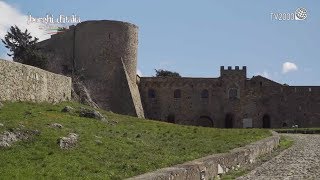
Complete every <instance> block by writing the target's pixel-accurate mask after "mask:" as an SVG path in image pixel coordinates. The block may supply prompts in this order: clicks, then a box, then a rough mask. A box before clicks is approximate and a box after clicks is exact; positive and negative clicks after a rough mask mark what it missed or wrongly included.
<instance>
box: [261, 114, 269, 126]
mask: <svg viewBox="0 0 320 180" xmlns="http://www.w3.org/2000/svg"><path fill="white" fill-rule="evenodd" d="M262 128H271V119H270V116H269V115H268V114H265V115H263V117H262Z"/></svg>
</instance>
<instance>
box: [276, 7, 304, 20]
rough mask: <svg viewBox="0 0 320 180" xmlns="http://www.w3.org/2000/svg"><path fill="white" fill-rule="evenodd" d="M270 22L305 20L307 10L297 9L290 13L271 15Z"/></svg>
mask: <svg viewBox="0 0 320 180" xmlns="http://www.w3.org/2000/svg"><path fill="white" fill-rule="evenodd" d="M270 15H271V20H278V21H286V20H298V21H301V20H305V19H306V18H307V9H306V8H303V7H301V8H298V9H296V11H295V12H292V13H271V14H270Z"/></svg>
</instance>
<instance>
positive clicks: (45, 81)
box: [0, 60, 71, 103]
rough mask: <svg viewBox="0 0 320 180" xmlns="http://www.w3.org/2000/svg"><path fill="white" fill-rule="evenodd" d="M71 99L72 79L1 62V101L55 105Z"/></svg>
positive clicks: (30, 67) (37, 69)
mask: <svg viewBox="0 0 320 180" xmlns="http://www.w3.org/2000/svg"><path fill="white" fill-rule="evenodd" d="M70 99H71V78H70V77H66V76H62V75H59V74H54V73H51V72H48V71H45V70H42V69H39V68H36V67H33V66H28V65H24V64H20V63H16V62H12V61H6V60H0V101H33V102H44V101H46V102H52V103H55V102H61V101H67V100H70Z"/></svg>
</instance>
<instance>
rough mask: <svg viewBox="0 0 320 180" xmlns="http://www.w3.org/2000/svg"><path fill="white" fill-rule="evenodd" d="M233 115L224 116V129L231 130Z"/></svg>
mask: <svg viewBox="0 0 320 180" xmlns="http://www.w3.org/2000/svg"><path fill="white" fill-rule="evenodd" d="M233 119H234V115H233V114H231V113H228V114H226V117H225V128H233Z"/></svg>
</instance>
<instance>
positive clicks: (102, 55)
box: [39, 20, 320, 128]
mask: <svg viewBox="0 0 320 180" xmlns="http://www.w3.org/2000/svg"><path fill="white" fill-rule="evenodd" d="M39 45H40V46H41V47H42V49H43V52H45V54H47V56H48V57H49V59H50V64H49V66H48V70H49V71H53V72H55V73H60V74H66V75H70V74H72V73H75V72H77V73H79V74H81V77H82V78H81V79H82V80H81V81H82V82H83V84H84V86H85V87H86V89H87V90H88V92H89V94H90V96H91V98H92V100H93V101H94V102H95V103H96V104H97V105H98V106H99V107H101V108H103V109H106V110H111V111H113V112H117V113H120V114H127V115H133V116H138V117H141V118H143V117H145V118H148V119H155V120H160V121H166V122H171V123H178V124H186V125H196V126H207V127H219V128H250V127H255V128H280V127H287V126H292V125H298V126H299V127H314V126H320V87H318V86H317V87H315V86H313V87H311V86H288V85H282V84H279V83H277V82H274V81H272V80H269V79H266V78H264V77H262V76H255V77H252V78H247V69H246V67H245V66H243V67H242V68H240V67H239V66H236V67H234V68H232V67H230V66H229V67H227V68H225V67H223V66H221V67H220V77H217V78H189V77H181V78H172V77H139V76H137V75H136V66H137V47H138V27H137V26H135V25H133V24H130V23H125V22H119V21H107V20H103V21H86V22H83V23H80V24H78V25H77V26H72V27H70V29H69V30H67V31H66V32H64V33H59V34H56V35H53V36H52V37H51V39H48V40H45V41H43V42H41V43H40V44H39Z"/></svg>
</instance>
